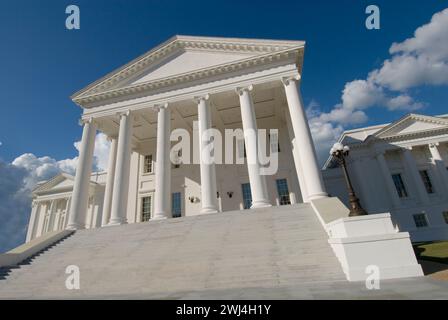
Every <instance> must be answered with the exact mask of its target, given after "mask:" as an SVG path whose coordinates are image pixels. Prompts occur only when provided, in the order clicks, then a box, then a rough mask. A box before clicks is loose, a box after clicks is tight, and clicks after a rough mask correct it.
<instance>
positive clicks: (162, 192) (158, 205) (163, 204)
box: [153, 104, 171, 219]
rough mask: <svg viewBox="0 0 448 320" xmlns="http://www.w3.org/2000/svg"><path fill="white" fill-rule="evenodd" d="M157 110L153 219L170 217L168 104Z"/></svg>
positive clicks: (169, 119) (157, 107)
mask: <svg viewBox="0 0 448 320" xmlns="http://www.w3.org/2000/svg"><path fill="white" fill-rule="evenodd" d="M155 108H156V110H157V160H156V166H155V169H156V171H155V175H156V183H155V194H154V215H153V219H166V218H168V217H171V212H170V199H171V162H170V131H171V129H170V121H171V117H170V110H169V109H168V105H167V104H165V105H161V106H156V107H155Z"/></svg>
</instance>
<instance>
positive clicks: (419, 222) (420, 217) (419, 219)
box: [413, 213, 428, 228]
mask: <svg viewBox="0 0 448 320" xmlns="http://www.w3.org/2000/svg"><path fill="white" fill-rule="evenodd" d="M413 217H414V223H415V226H416V227H417V228H423V227H427V226H428V219H427V218H426V214H425V213H418V214H414V215H413Z"/></svg>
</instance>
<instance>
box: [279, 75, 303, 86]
mask: <svg viewBox="0 0 448 320" xmlns="http://www.w3.org/2000/svg"><path fill="white" fill-rule="evenodd" d="M301 78H302V77H301V76H300V74H296V75H294V76H290V77H283V78H282V79H281V81H282V83H283V85H285V86H287V85H289V84H291V83H292V82H296V81H297V82H298V81H300V79H301Z"/></svg>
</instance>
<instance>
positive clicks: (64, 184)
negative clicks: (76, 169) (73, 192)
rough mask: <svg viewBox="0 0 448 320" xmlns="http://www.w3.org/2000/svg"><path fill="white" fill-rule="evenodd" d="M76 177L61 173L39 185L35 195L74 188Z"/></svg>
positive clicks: (34, 191)
mask: <svg viewBox="0 0 448 320" xmlns="http://www.w3.org/2000/svg"><path fill="white" fill-rule="evenodd" d="M73 183H74V177H73V176H72V175H69V174H67V173H60V174H58V175H56V176H54V177H53V178H51V179H50V180H48V181H45V182H43V183H41V184H39V185H38V186H37V187H36V188H35V189H34V190H33V193H42V192H49V191H51V190H61V189H68V188H73Z"/></svg>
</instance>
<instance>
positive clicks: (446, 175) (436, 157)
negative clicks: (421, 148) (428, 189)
mask: <svg viewBox="0 0 448 320" xmlns="http://www.w3.org/2000/svg"><path fill="white" fill-rule="evenodd" d="M438 145H439V144H438V143H430V144H429V145H428V147H429V151H430V152H431V157H432V163H433V164H434V166H435V167H436V169H437V172H438V175H439V176H440V180H442V183H443V185H444V187H445V193H446V190H448V172H447V171H448V170H447V168H446V165H445V162H444V161H443V158H442V156H441V155H440V151H439V148H438Z"/></svg>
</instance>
